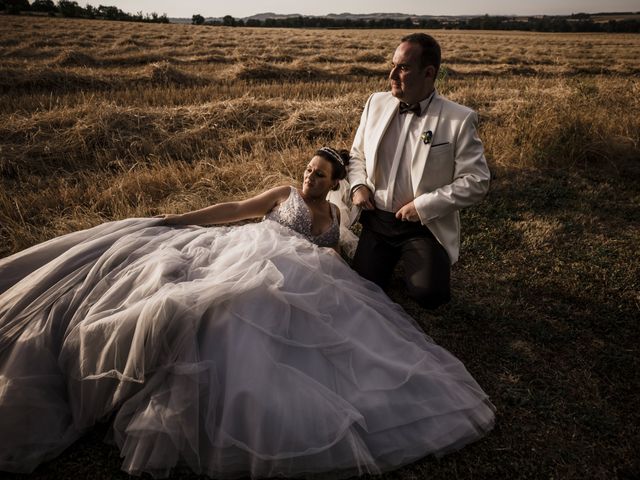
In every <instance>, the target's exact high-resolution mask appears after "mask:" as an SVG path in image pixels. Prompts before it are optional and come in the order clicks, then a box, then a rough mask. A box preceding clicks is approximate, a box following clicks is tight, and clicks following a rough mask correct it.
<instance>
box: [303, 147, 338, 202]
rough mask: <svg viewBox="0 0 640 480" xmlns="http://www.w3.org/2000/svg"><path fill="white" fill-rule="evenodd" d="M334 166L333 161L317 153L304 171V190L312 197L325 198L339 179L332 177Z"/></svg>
mask: <svg viewBox="0 0 640 480" xmlns="http://www.w3.org/2000/svg"><path fill="white" fill-rule="evenodd" d="M332 175H333V166H332V165H331V162H329V161H328V160H325V159H324V158H322V157H320V156H318V155H316V156H315V157H313V158H312V159H311V161H310V162H309V165H307V168H306V169H305V171H304V181H303V182H302V192H303V193H304V194H305V195H308V196H309V197H312V198H324V197H326V196H327V193H329V190H331V189H332V188H333V187H334V186H335V184H336V183H337V180H334V179H332V178H331V177H332Z"/></svg>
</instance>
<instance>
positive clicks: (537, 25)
mask: <svg viewBox="0 0 640 480" xmlns="http://www.w3.org/2000/svg"><path fill="white" fill-rule="evenodd" d="M617 15H620V14H617ZM191 23H193V24H195V25H222V26H227V27H284V28H405V29H412V28H425V29H456V30H524V31H532V32H608V33H612V32H621V33H622V32H624V33H638V32H640V18H628V19H611V20H608V21H605V22H596V21H594V20H593V18H591V16H590V15H589V14H573V15H569V16H546V15H545V16H540V17H506V16H494V15H483V16H479V17H465V18H454V17H451V18H447V19H441V18H411V17H406V18H402V19H396V18H380V19H351V18H331V17H304V16H294V17H283V18H266V19H264V20H260V19H255V18H249V19H246V20H243V19H237V18H234V17H232V16H231V15H226V16H224V17H223V18H222V19H220V20H205V18H204V17H203V16H202V15H200V14H196V15H193V17H192V19H191Z"/></svg>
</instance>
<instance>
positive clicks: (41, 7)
mask: <svg viewBox="0 0 640 480" xmlns="http://www.w3.org/2000/svg"><path fill="white" fill-rule="evenodd" d="M0 11H5V12H6V13H10V14H20V13H23V12H35V13H46V14H48V15H51V16H56V15H61V16H63V17H71V18H97V19H101V20H124V21H129V22H154V23H169V19H168V18H167V15H166V14H162V15H158V14H157V13H155V12H154V13H151V14H145V15H143V14H142V12H138V13H136V14H131V13H126V12H123V11H122V10H120V9H119V8H118V7H111V6H105V5H100V6H98V7H93V6H91V5H89V4H87V6H86V7H81V6H80V5H78V2H75V1H70V0H58V1H57V2H55V3H54V2H53V0H34V1H33V2H31V3H29V0H0Z"/></svg>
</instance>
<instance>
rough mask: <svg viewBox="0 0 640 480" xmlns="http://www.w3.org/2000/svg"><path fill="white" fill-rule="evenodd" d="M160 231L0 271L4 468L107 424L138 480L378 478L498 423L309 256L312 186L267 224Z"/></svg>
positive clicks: (56, 248)
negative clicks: (186, 471)
mask: <svg viewBox="0 0 640 480" xmlns="http://www.w3.org/2000/svg"><path fill="white" fill-rule="evenodd" d="M160 223H161V221H160V220H159V219H129V220H123V221H118V222H111V223H106V224H103V225H100V226H98V227H95V228H91V229H89V230H85V231H81V232H76V233H72V234H69V235H65V236H62V237H59V238H56V239H53V240H50V241H48V242H45V243H42V244H40V245H36V246H34V247H32V248H29V249H27V250H25V251H23V252H20V253H17V254H15V255H13V256H10V257H8V258H5V259H3V260H0V470H2V471H11V472H30V471H32V470H33V469H34V468H35V467H36V466H37V465H38V464H40V463H41V462H43V461H46V460H48V459H51V458H52V457H54V456H56V455H58V454H59V453H60V452H61V451H62V450H64V449H65V448H66V447H68V446H69V445H70V444H71V443H72V442H74V441H75V440H77V439H78V438H79V437H80V436H81V435H82V434H83V433H84V432H85V431H86V430H87V429H89V428H91V426H92V425H94V424H95V423H96V422H98V421H105V420H108V421H110V422H112V425H113V428H112V430H113V439H114V440H115V442H116V444H117V446H118V447H119V449H120V451H121V455H122V457H123V459H124V460H123V465H122V468H123V469H124V470H125V471H127V472H129V473H132V474H138V473H142V472H148V473H150V474H152V475H153V476H157V477H162V476H167V475H169V474H170V471H171V469H172V467H174V466H175V465H176V464H178V463H186V464H187V465H188V466H189V467H190V468H191V469H193V470H194V471H195V472H198V473H202V474H207V475H210V476H213V477H216V478H221V477H222V478H226V477H240V476H253V477H267V476H301V475H305V474H313V473H320V472H330V473H331V475H332V476H333V475H351V474H360V473H377V472H380V471H384V470H388V469H391V468H395V467H398V466H400V465H403V464H406V463H409V462H412V461H414V460H416V459H418V458H420V457H422V456H424V455H427V454H436V455H440V454H442V453H446V452H448V451H451V450H454V449H457V448H460V447H461V446H463V445H464V444H466V443H468V442H471V441H474V440H476V439H478V438H480V437H481V436H483V435H484V434H485V433H486V432H487V431H488V430H489V429H491V427H492V426H493V421H494V407H493V405H492V404H491V403H490V402H489V400H488V398H487V395H486V394H485V393H484V392H483V391H482V389H481V388H480V387H479V386H478V384H477V383H476V382H475V381H474V379H473V378H472V377H471V375H470V374H469V373H468V372H467V371H466V369H465V367H464V366H463V365H462V363H461V362H460V361H459V360H457V359H456V358H455V357H454V356H453V355H452V354H451V353H449V352H447V351H446V350H444V349H443V348H441V347H438V346H437V345H435V344H434V343H433V342H432V341H431V340H430V339H429V338H428V337H427V336H425V335H424V333H423V332H422V331H421V330H420V328H419V327H418V326H417V325H416V324H415V323H414V321H413V320H412V319H411V318H410V317H409V316H408V315H407V314H406V313H405V312H404V311H403V310H402V308H401V307H400V306H398V305H397V304H395V303H393V302H392V301H391V300H389V298H388V297H387V296H386V295H385V294H384V293H383V292H382V291H381V290H380V289H379V288H378V287H377V286H376V285H374V284H373V283H370V282H368V281H366V280H363V279H362V278H360V277H359V276H358V275H357V274H356V273H355V272H353V271H352V270H351V269H350V268H349V266H348V265H347V264H346V263H345V262H344V261H343V260H342V259H341V258H340V257H339V256H338V255H337V254H336V253H335V252H334V251H333V250H331V249H329V248H323V247H319V246H317V245H315V244H314V243H312V242H311V241H309V239H310V238H311V237H310V230H308V229H309V228H310V224H311V217H310V212H309V211H308V209H307V208H306V205H305V204H304V202H303V201H302V199H301V197H300V196H299V194H298V193H297V190H295V189H292V192H291V195H290V197H289V198H288V200H287V201H286V202H284V203H283V204H281V205H280V206H279V207H277V208H276V209H275V210H274V212H272V213H270V214H269V215H268V216H267V218H266V219H265V220H263V221H262V222H260V223H254V224H248V225H243V226H237V227H215V228H203V227H184V228H175V227H174V228H171V227H167V226H161V225H160ZM290 227H294V228H295V229H296V230H298V231H297V232H296V231H294V230H292V229H291V228H290ZM336 228H337V222H334V224H333V225H332V227H331V229H330V231H329V232H325V233H323V234H322V235H321V236H318V237H315V238H311V239H312V240H314V241H317V242H318V243H320V244H322V243H323V238H324V239H325V240H326V239H327V238H329V237H335V229H336ZM305 229H307V230H305Z"/></svg>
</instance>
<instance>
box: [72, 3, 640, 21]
mask: <svg viewBox="0 0 640 480" xmlns="http://www.w3.org/2000/svg"><path fill="white" fill-rule="evenodd" d="M78 4H80V5H81V6H84V5H85V4H90V5H93V6H95V7H97V6H99V5H100V4H102V5H109V6H115V7H118V8H119V9H120V10H122V11H124V12H127V13H137V12H139V11H141V12H142V13H145V14H146V13H152V12H156V13H158V14H160V15H161V14H163V13H166V14H167V16H168V17H174V18H176V17H186V18H191V16H192V15H194V14H196V13H198V14H200V15H202V16H204V17H223V16H225V15H231V16H233V17H235V18H243V17H248V16H251V15H255V14H257V13H265V12H274V13H281V14H286V13H299V14H301V15H327V14H329V13H344V12H349V13H396V12H397V13H407V14H413V15H484V14H489V15H568V14H571V13H579V12H584V13H596V12H603V11H605V12H629V11H633V12H638V11H640V0H607V1H604V2H603V1H602V0H537V1H535V0H524V1H520V2H514V1H513V0H484V1H482V2H478V1H477V0H446V1H442V2H429V1H426V0H393V1H391V0H367V1H356V0H322V1H320V2H318V1H314V2H309V1H304V0H303V1H301V0H266V1H265V0H233V1H231V2H230V1H223V0H98V1H94V0H89V1H84V0H80V1H78Z"/></svg>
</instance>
